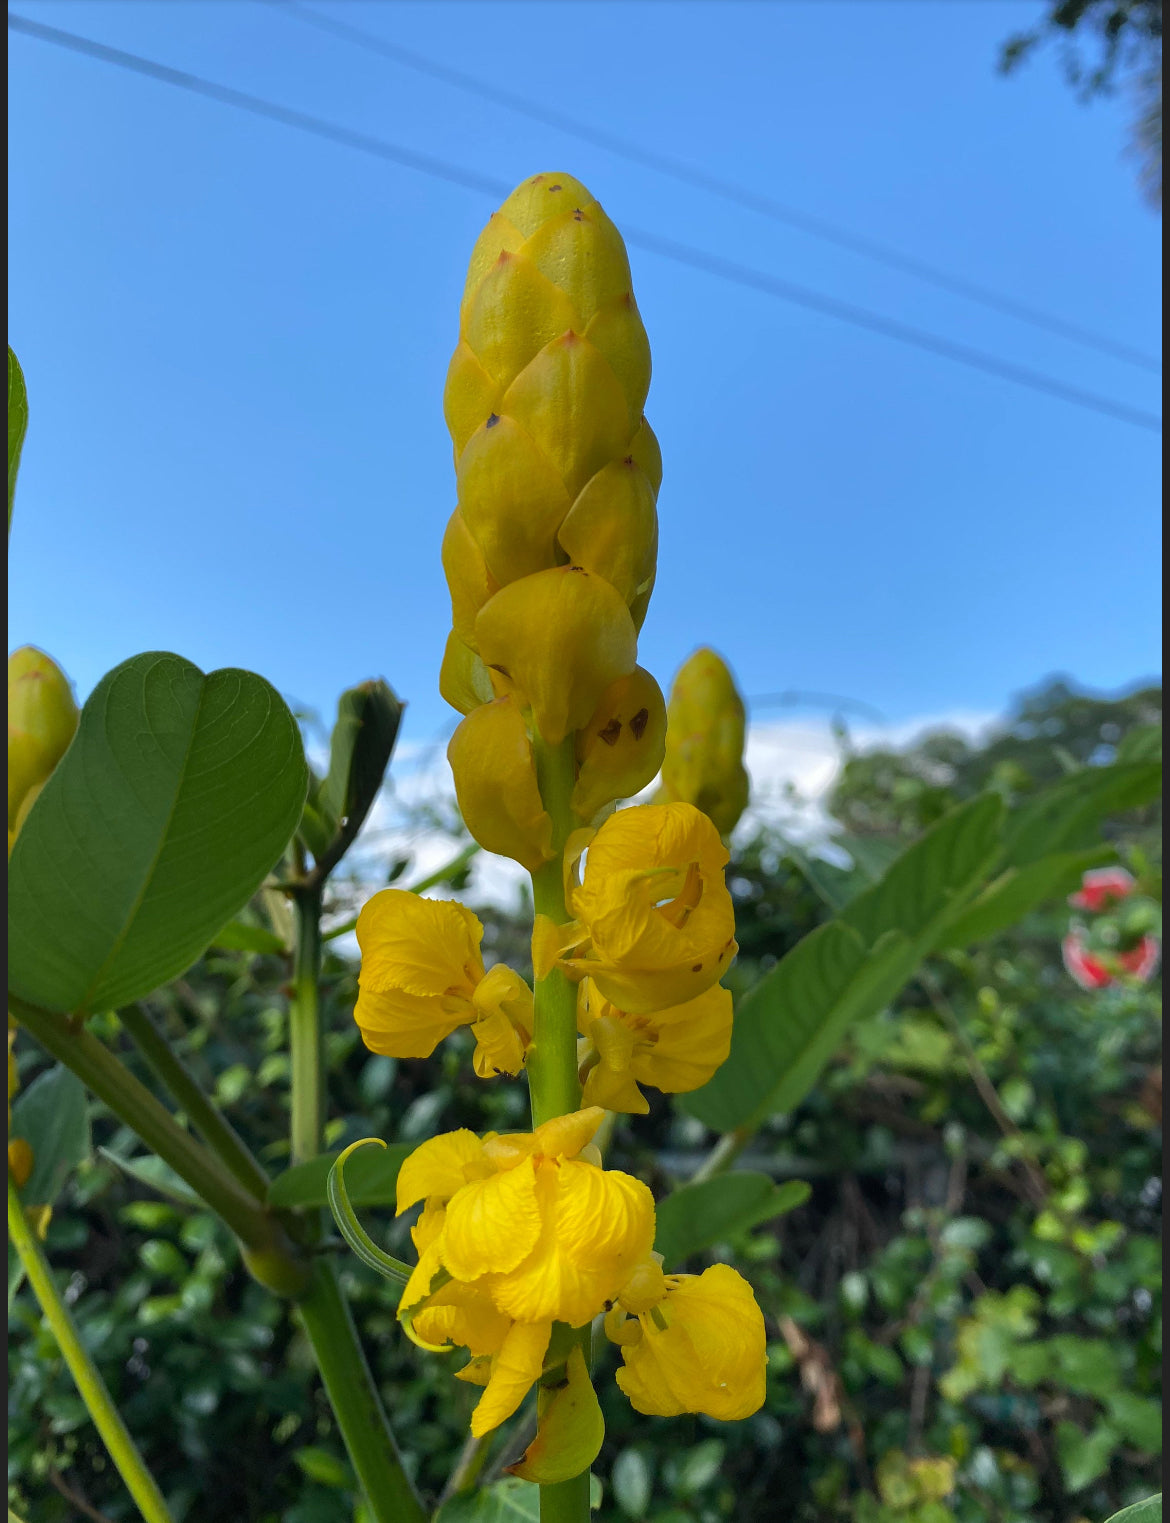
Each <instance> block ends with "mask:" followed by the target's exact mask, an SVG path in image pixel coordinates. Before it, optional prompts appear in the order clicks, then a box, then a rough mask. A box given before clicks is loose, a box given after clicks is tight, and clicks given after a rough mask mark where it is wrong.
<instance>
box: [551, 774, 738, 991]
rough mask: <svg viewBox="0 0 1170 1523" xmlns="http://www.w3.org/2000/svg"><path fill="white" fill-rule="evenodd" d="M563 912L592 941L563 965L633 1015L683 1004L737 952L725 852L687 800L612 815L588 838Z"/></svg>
mask: <svg viewBox="0 0 1170 1523" xmlns="http://www.w3.org/2000/svg"><path fill="white" fill-rule="evenodd" d="M578 845H579V847H580V850H585V848H586V847H587V848H588V855H587V857H586V861H585V872H584V876H583V879H582V881H581V883H580V884H577V885H573V886H571V891H570V907H571V909H572V911H573V913H574V914H575V915H576V917H577V919H578V921H579V922H580V923H581V925H582V926H583V927H584V928H585V930H586V931H587V933H588V936H589V945H588V947H587V949H586V950H585V951H584V952H583V953H582V954H581V955H579V956H577V957H574V958H569V959H565V960H564V961H563V963H562V966H563V967H564V968H565V969H566V971H567V972H569V973H570V974H571V975H573V976H575V977H581V976H584V975H587V976H588V977H590V978H591V979H592V980H593V982H594V984H595V985H596V987H597V989H598V991H599V992H600V993H601V994H602V995H603V996H604V997H605V998H606V999H608V1000H610V1001H612V1003H613V1004H615V1005H617V1006H618V1008H619V1009H621V1010H624V1011H627V1012H629V1013H630V1014H633V1015H643V1014H648V1013H650V1012H652V1011H655V1010H666V1009H669V1008H670V1007H671V1006H674V1005H684V1004H688V1003H689V1002H690V1001H691V1000H693V999H696V998H697V997H698V996H699V995H700V994H703V993H705V992H706V990H708V989H710V988H711V986H712V985H713V984H716V983H718V981H719V979H720V978H721V977H722V976H723V974H724V973H725V972H726V971H727V968H728V967H729V966H730V964H731V960H732V958H733V957H734V956H735V953H736V951H737V946H736V941H735V914H734V910H733V908H732V903H731V895H730V894H729V893H728V890H727V885H726V884H725V883H724V881H723V868H724V866H725V865H726V863H727V849H726V847H725V846H724V845H723V842H722V841H721V840H720V838H719V833H718V832H717V831H716V829H715V827H714V826H713V825H712V824H711V821H710V820H709V819H708V818H707V817H706V815H704V814H701V813H700V812H699V810H697V809H695V808H694V807H693V806H692V805H690V804H644V805H639V806H636V807H634V808H632V809H623V810H621V811H619V813H617V814H615V815H611V816H610V818H609V819H608V820H606V822H605V824H604V825H602V827H601V828H600V830H598V831H597V832H596V834H595V835H593V836H591V837H586V836H582V838H581V840H580V841H579V842H578Z"/></svg>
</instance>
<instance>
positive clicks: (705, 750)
mask: <svg viewBox="0 0 1170 1523" xmlns="http://www.w3.org/2000/svg"><path fill="white" fill-rule="evenodd" d="M667 713H668V719H667V732H666V759H665V761H664V762H663V764H662V791H661V794H660V797H661V798H662V799H663V800H664V801H666V802H683V803H688V804H694V805H695V806H696V807H697V808H699V809H701V810H702V811H703V813H704V814H705V815H708V816H709V817H710V819H711V820H712V821H713V822H714V825H715V828H716V829H717V830H718V831H719V833H720V834H721V835H724V836H728V835H730V834H731V832H732V830H734V829H735V825H736V822H737V821H738V819H739V817H740V815H741V814H742V813H743V812H744V810H745V809H746V808H747V802H748V775H747V773H746V771H745V770H744V765H743V748H744V730H745V723H746V720H745V713H744V706H743V699H742V698H741V697H740V695H739V691H738V689H737V688H736V685H735V679H734V678H733V677H732V675H731V672H730V670H729V669H728V667H727V663H726V662H725V661H724V660H723V658H722V657H721V656H719V655H717V654H716V652H715V651H713V650H707V649H703V650H697V651H696V652H695V653H694V655H693V656H691V657H689V658H688V659H687V660H686V661H685V662H684V663H683V665H682V666H681V667H680V668H679V670H678V674H677V675H676V677H675V679H674V685H673V687H672V688H671V690H670V706H669V709H668V711H667Z"/></svg>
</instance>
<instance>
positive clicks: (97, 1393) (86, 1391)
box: [8, 1174, 172, 1523]
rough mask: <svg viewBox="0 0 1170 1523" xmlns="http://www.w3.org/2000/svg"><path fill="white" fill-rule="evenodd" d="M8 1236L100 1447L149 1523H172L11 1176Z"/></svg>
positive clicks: (9, 1180)
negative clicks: (55, 1279) (80, 1332)
mask: <svg viewBox="0 0 1170 1523" xmlns="http://www.w3.org/2000/svg"><path fill="white" fill-rule="evenodd" d="M8 1238H9V1241H10V1242H11V1244H12V1246H13V1247H14V1248H15V1249H16V1252H17V1255H18V1257H19V1259H20V1262H21V1266H22V1267H23V1269H24V1272H25V1274H26V1275H27V1277H28V1282H29V1284H30V1285H31V1286H32V1291H33V1294H34V1295H35V1296H36V1298H37V1304H38V1305H39V1306H40V1308H41V1311H42V1313H43V1315H44V1318H45V1321H46V1322H47V1323H48V1324H49V1327H50V1328H51V1329H52V1332H53V1336H54V1338H56V1340H57V1346H58V1348H59V1349H60V1350H61V1355H62V1358H63V1359H64V1360H65V1363H66V1365H67V1366H68V1367H69V1373H70V1374H71V1375H72V1376H73V1381H74V1384H75V1385H76V1386H77V1390H78V1393H79V1394H80V1396H81V1399H82V1401H83V1402H84V1403H85V1406H86V1410H87V1411H88V1412H89V1415H90V1417H92V1418H93V1423H94V1427H96V1428H97V1430H98V1433H99V1434H100V1435H101V1439H102V1443H103V1444H105V1446H106V1450H107V1452H108V1453H109V1456H110V1458H111V1459H112V1460H113V1462H114V1465H115V1467H116V1469H117V1471H118V1474H119V1475H120V1476H121V1477H122V1480H123V1481H124V1482H125V1483H126V1489H127V1491H129V1493H130V1495H131V1496H132V1497H133V1498H134V1501H135V1504H136V1505H137V1507H138V1511H139V1512H140V1513H141V1514H142V1516H143V1518H144V1519H145V1520H146V1523H172V1520H171V1515H170V1513H169V1512H168V1510H167V1504H166V1502H165V1500H164V1498H163V1494H162V1492H161V1491H160V1490H159V1489H158V1485H157V1483H156V1482H155V1479H154V1477H153V1476H152V1475H151V1473H150V1471H149V1470H148V1469H147V1468H146V1465H145V1463H144V1461H143V1458H142V1456H141V1454H139V1452H138V1449H137V1446H136V1445H135V1443H134V1440H133V1439H132V1438H131V1437H130V1434H129V1433H128V1432H127V1430H126V1425H125V1423H123V1421H122V1419H121V1417H120V1416H119V1415H118V1409H117V1407H115V1405H114V1403H113V1400H112V1398H111V1396H110V1393H109V1391H108V1390H107V1389H106V1385H105V1382H104V1381H103V1380H102V1377H101V1375H100V1374H99V1373H98V1370H97V1367H96V1365H95V1364H94V1363H93V1361H92V1360H91V1359H90V1357H89V1355H88V1354H87V1353H86V1351H85V1345H84V1344H83V1343H82V1341H81V1339H80V1338H79V1337H78V1333H77V1329H76V1327H74V1325H73V1318H72V1317H71V1316H70V1315H69V1312H68V1309H67V1308H66V1306H65V1303H64V1301H63V1300H62V1299H61V1297H60V1295H59V1294H58V1291H57V1287H56V1285H55V1284H54V1283H53V1276H52V1275H51V1274H50V1272H49V1266H48V1264H47V1263H46V1261H45V1256H44V1254H43V1253H42V1252H41V1246H40V1244H39V1243H38V1242H37V1240H36V1235H35V1234H34V1232H33V1230H32V1228H31V1227H30V1226H29V1223H28V1219H27V1218H26V1216H25V1214H24V1208H23V1206H22V1205H21V1203H20V1195H19V1193H18V1192H17V1189H16V1185H15V1183H14V1182H13V1179H12V1176H11V1174H10V1175H9V1176H8Z"/></svg>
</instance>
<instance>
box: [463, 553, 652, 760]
mask: <svg viewBox="0 0 1170 1523" xmlns="http://www.w3.org/2000/svg"><path fill="white" fill-rule="evenodd" d="M475 630H476V638H477V640H478V643H479V649H480V654H481V655H482V657H483V660H484V662H485V663H486V665H487V666H488V667H489V668H490V669H492V670H494V671H495V672H497V673H498V674H499V675H500V676H501V677H502V678H503V679H504V681H505V682H506V683H507V684H509V685H510V689H511V691H513V692H514V693H515V694H516V697H517V699H518V700H519V701H520V702H521V703H522V704H524V705H525V706H526V707H530V708H531V709H532V716H533V720H534V722H535V725H536V728H537V729H538V730H539V732H540V734H541V736H542V737H543V738H544V740H545V741H547V742H548V744H549V745H554V746H555V745H559V744H560V742H561V741H562V740H564V738H565V736H566V735H567V734H569V732H570V731H572V730H579V729H581V727H582V726H583V725H585V724H586V723H587V722H588V720H589V718H590V716H591V715H592V714H593V712H594V710H595V709H596V708H597V705H598V703H599V701H600V699H601V696H602V694H603V693H604V692H605V690H606V688H608V687H609V686H610V685H611V683H614V682H616V681H617V680H618V678H619V677H626V676H628V675H629V674H630V673H631V672H632V671H633V670H634V667H635V665H636V660H637V647H638V637H637V633H636V631H635V629H634V624H633V620H632V619H631V618H630V612H629V609H628V608H627V607H626V605H625V603H624V602H623V601H622V599H621V598H620V597H619V596H618V594H617V593H616V592H615V591H614V589H613V588H612V587H611V586H610V584H609V583H608V582H607V581H605V580H604V579H603V578H602V577H599V576H594V575H592V574H591V573H590V572H588V571H582V570H581V569H580V568H579V567H576V566H559V567H557V568H556V569H555V570H550V571H541V572H538V573H537V574H536V575H535V576H528V577H524V578H523V580H522V581H519V582H512V583H511V584H510V585H509V586H507V587H504V588H502V589H501V590H500V591H499V592H497V593H496V595H495V597H493V598H492V599H491V601H490V602H489V603H487V604H485V606H484V607H483V608H482V609H481V610H480V614H479V617H478V619H477V620H476V622H475Z"/></svg>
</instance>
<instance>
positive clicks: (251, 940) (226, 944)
mask: <svg viewBox="0 0 1170 1523" xmlns="http://www.w3.org/2000/svg"><path fill="white" fill-rule="evenodd" d="M211 945H212V946H213V947H218V948H219V950H220V951H221V952H268V953H273V954H279V953H284V952H287V951H288V948H287V947H286V946H285V944H284V942H283V941H281V939H280V937H279V936H278V935H277V934H276V933H275V931H270V930H268V929H266V927H264V926H262V925H246V924H245V923H244V921H242V920H229V921H228V923H227V925H225V926H224V927H223V929H222V930H219V931H217V932H216V933H215V937H214V939H213V940H212V943H211Z"/></svg>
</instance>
